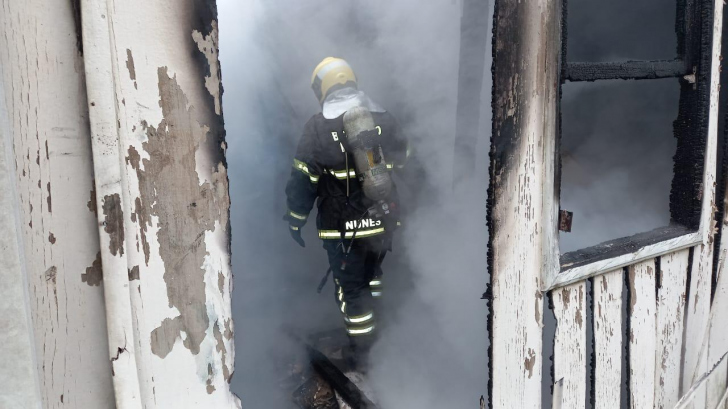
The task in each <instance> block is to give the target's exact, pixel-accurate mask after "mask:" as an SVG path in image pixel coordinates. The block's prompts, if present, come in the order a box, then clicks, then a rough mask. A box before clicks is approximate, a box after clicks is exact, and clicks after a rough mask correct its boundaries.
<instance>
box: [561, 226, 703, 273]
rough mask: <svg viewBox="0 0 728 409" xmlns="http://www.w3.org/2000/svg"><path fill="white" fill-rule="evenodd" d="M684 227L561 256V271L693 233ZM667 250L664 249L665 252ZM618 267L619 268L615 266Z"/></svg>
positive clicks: (608, 242)
mask: <svg viewBox="0 0 728 409" xmlns="http://www.w3.org/2000/svg"><path fill="white" fill-rule="evenodd" d="M693 232H694V230H691V229H689V228H687V227H685V226H681V225H677V224H676V225H672V226H666V227H660V228H657V229H655V230H652V231H649V232H646V233H639V234H635V235H633V236H629V237H622V238H619V239H615V240H610V241H605V242H604V243H600V244H597V245H595V246H591V247H587V248H584V249H581V250H577V251H572V252H569V253H565V254H562V255H561V271H565V270H568V269H573V268H576V267H581V266H584V265H587V264H589V263H593V262H595V261H599V260H607V259H611V258H614V257H617V256H621V255H623V254H630V253H634V252H636V251H638V250H639V249H641V248H643V247H646V246H649V245H653V244H658V243H661V242H665V241H668V240H671V239H675V238H678V237H681V236H685V235H688V234H690V233H693ZM668 250H669V249H666V251H665V252H667V251H668ZM617 267H620V266H617Z"/></svg>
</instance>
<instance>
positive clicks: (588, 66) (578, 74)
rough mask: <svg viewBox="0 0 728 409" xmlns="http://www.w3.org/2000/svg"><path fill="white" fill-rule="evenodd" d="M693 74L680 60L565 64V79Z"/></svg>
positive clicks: (655, 77) (639, 77) (672, 76)
mask: <svg viewBox="0 0 728 409" xmlns="http://www.w3.org/2000/svg"><path fill="white" fill-rule="evenodd" d="M690 74H693V72H692V68H690V67H688V66H687V65H686V64H685V62H684V61H682V60H657V61H622V62H572V63H567V65H566V78H564V79H565V80H567V81H571V82H579V81H598V80H653V79H659V78H676V77H683V76H686V75H690Z"/></svg>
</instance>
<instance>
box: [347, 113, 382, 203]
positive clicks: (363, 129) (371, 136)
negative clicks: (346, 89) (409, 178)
mask: <svg viewBox="0 0 728 409" xmlns="http://www.w3.org/2000/svg"><path fill="white" fill-rule="evenodd" d="M344 131H345V132H346V139H347V141H348V142H349V146H350V147H351V149H352V151H353V155H354V164H355V166H356V174H357V176H358V177H359V181H360V182H361V183H362V189H363V190H364V195H366V197H368V198H369V199H371V200H373V201H375V202H379V201H382V200H385V199H387V197H388V196H389V194H390V192H391V191H392V178H391V177H390V175H389V172H388V171H387V163H386V162H385V159H384V153H383V152H382V147H381V146H380V144H379V141H378V138H379V132H378V131H377V128H376V126H375V125H374V118H373V117H372V114H371V112H369V110H368V109H366V108H363V107H355V108H352V109H350V110H348V111H347V112H346V113H345V114H344Z"/></svg>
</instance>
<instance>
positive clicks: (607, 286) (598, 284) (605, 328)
mask: <svg viewBox="0 0 728 409" xmlns="http://www.w3.org/2000/svg"><path fill="white" fill-rule="evenodd" d="M623 275H624V273H623V270H622V269H619V270H616V271H612V272H609V273H606V274H603V275H601V276H600V277H597V278H595V279H594V354H595V355H596V367H595V370H594V399H595V402H594V408H595V409H613V408H618V407H619V405H620V391H621V388H622V371H621V368H622V284H623V280H624V278H623Z"/></svg>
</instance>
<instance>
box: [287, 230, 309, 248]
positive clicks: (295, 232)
mask: <svg viewBox="0 0 728 409" xmlns="http://www.w3.org/2000/svg"><path fill="white" fill-rule="evenodd" d="M288 231H289V232H291V237H293V240H295V241H296V243H298V245H299V246H301V247H306V242H305V241H303V237H301V229H300V228H298V227H296V228H295V230H294V226H289V228H288Z"/></svg>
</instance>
